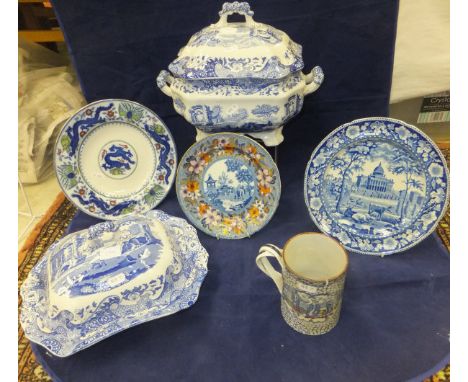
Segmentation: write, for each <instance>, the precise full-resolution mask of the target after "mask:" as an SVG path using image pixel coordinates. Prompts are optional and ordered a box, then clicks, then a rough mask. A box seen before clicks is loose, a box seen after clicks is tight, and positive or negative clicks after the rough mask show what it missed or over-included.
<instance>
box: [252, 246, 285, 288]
mask: <svg viewBox="0 0 468 382" xmlns="http://www.w3.org/2000/svg"><path fill="white" fill-rule="evenodd" d="M268 257H274V258H275V259H276V260H277V261H278V263H279V265H281V269H283V268H284V261H283V250H282V249H280V248H278V247H277V246H276V245H273V244H265V245H262V246H261V247H260V250H259V251H258V256H257V258H256V259H255V262H256V263H257V267H259V268H260V270H261V271H262V272H263V273H265V274H266V275H267V276H269V277H271V278H272V279H273V281H274V282H275V284H276V287H277V288H278V290H279V292H280V294H282V293H283V276H282V275H281V273H279V272H278V271H277V270H276V269H275V268H273V266H272V265H271V263H270V260H268Z"/></svg>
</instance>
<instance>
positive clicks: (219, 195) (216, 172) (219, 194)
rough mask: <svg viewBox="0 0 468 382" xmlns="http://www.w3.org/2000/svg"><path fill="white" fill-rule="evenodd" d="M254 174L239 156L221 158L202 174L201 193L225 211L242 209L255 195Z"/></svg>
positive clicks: (234, 211) (235, 211)
mask: <svg viewBox="0 0 468 382" xmlns="http://www.w3.org/2000/svg"><path fill="white" fill-rule="evenodd" d="M255 181H256V176H255V174H254V173H253V170H252V168H251V167H250V166H247V165H246V164H245V163H244V162H243V161H242V160H241V159H239V158H227V159H226V158H223V159H221V160H218V161H216V162H214V163H213V164H212V165H211V166H210V167H208V168H207V169H206V171H205V173H204V175H203V183H204V184H203V194H204V197H205V199H206V200H207V201H209V202H210V204H211V205H212V206H214V207H216V208H217V209H219V210H221V211H223V212H225V213H228V214H229V213H237V212H242V211H244V210H245V209H246V208H247V207H248V206H249V205H250V204H251V202H252V201H253V199H254V198H255V196H256V190H257V187H256V185H255Z"/></svg>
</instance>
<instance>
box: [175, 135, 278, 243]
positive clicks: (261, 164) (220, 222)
mask: <svg viewBox="0 0 468 382" xmlns="http://www.w3.org/2000/svg"><path fill="white" fill-rule="evenodd" d="M176 190H177V198H178V199H179V203H180V205H181V207H182V209H183V211H184V212H185V214H186V215H187V217H188V218H189V220H190V221H191V222H192V223H193V224H194V225H195V226H196V227H198V228H199V229H201V230H202V231H203V232H205V233H207V234H208V235H211V236H214V237H217V238H223V239H241V238H243V237H247V236H250V235H252V234H253V233H255V232H257V231H258V230H260V229H262V228H263V227H264V226H265V225H266V224H267V223H268V222H269V221H270V219H271V217H272V216H273V214H274V213H275V211H276V208H277V207H278V203H279V198H280V194H281V181H280V176H279V171H278V168H277V167H276V164H275V162H274V161H273V158H272V157H271V156H270V154H269V153H268V151H266V150H265V149H264V148H263V147H262V146H260V145H259V144H258V143H257V142H255V141H254V140H253V139H250V138H247V137H245V136H243V135H240V134H233V133H219V134H212V135H210V136H208V137H206V138H204V139H202V140H200V141H199V142H197V143H195V144H194V145H193V146H191V147H190V148H189V149H188V150H187V152H186V153H185V154H184V156H183V157H182V159H181V161H180V163H179V167H178V169H177V179H176Z"/></svg>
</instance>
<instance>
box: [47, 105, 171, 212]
mask: <svg viewBox="0 0 468 382" xmlns="http://www.w3.org/2000/svg"><path fill="white" fill-rule="evenodd" d="M54 159H55V171H56V174H57V178H58V181H59V183H60V186H61V187H62V189H63V191H64V193H65V195H66V196H67V197H68V199H70V201H71V202H72V203H73V204H75V205H76V206H77V207H78V208H79V209H81V210H82V211H84V212H85V213H87V214H89V215H92V216H95V217H97V218H100V219H119V218H121V217H123V216H125V215H128V214H137V213H143V212H145V211H148V210H150V209H152V208H154V207H156V206H157V205H158V204H159V203H160V202H161V201H162V200H163V199H164V197H165V196H166V195H167V193H168V192H169V190H170V188H171V186H172V183H173V181H174V178H175V169H176V165H177V164H176V162H177V154H176V148H175V145H174V141H173V139H172V136H171V133H170V131H169V129H168V128H167V127H166V125H165V124H164V122H163V121H162V120H161V119H160V118H159V117H158V116H157V115H156V114H155V113H154V112H153V111H151V110H149V109H148V108H146V107H144V106H143V105H140V104H138V103H136V102H133V101H127V100H122V99H107V100H101V101H96V102H93V103H91V104H89V105H87V106H85V107H83V108H82V109H80V110H79V111H78V112H77V113H76V114H75V115H73V116H72V117H71V118H70V119H69V120H68V121H67V122H66V123H65V125H64V126H63V128H62V130H61V132H60V134H59V136H58V139H57V143H56V145H55V154H54Z"/></svg>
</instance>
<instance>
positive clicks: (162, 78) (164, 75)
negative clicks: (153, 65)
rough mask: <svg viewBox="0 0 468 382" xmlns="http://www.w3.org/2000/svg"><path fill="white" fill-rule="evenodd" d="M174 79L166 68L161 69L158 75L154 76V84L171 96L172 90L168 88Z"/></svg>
mask: <svg viewBox="0 0 468 382" xmlns="http://www.w3.org/2000/svg"><path fill="white" fill-rule="evenodd" d="M172 81H174V77H172V76H171V74H170V73H169V72H168V71H167V70H161V72H160V73H159V75H158V77H157V78H156V84H157V85H158V88H159V89H161V91H162V92H163V93H164V94H165V95H167V96H169V97H172V90H171V88H170V86H169V85H170V84H172Z"/></svg>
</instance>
